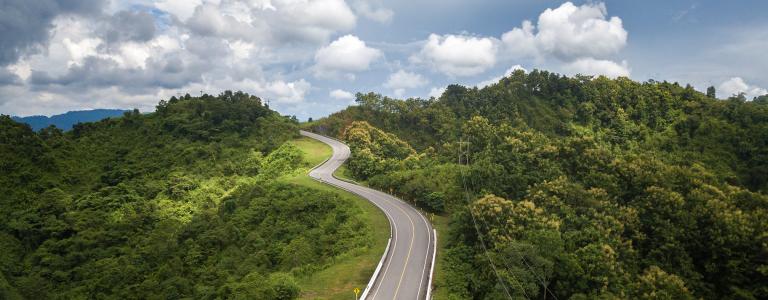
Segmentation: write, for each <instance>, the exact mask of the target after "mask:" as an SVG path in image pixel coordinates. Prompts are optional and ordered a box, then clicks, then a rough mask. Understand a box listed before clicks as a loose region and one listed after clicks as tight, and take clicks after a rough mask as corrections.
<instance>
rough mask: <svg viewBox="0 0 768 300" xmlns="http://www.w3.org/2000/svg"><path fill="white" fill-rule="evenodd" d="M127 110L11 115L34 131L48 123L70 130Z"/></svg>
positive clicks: (117, 115)
mask: <svg viewBox="0 0 768 300" xmlns="http://www.w3.org/2000/svg"><path fill="white" fill-rule="evenodd" d="M126 111H127V110H123V109H94V110H80V111H70V112H67V113H63V114H60V115H54V116H50V117H46V116H29V117H13V120H14V121H16V122H21V123H27V124H29V126H31V127H32V129H34V130H35V131H37V130H40V129H42V128H45V127H48V126H50V125H56V127H58V128H61V129H63V130H70V129H72V126H73V125H75V124H77V123H82V122H95V121H100V120H103V119H106V118H112V117H119V116H122V115H123V113H125V112H126Z"/></svg>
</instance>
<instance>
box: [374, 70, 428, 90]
mask: <svg viewBox="0 0 768 300" xmlns="http://www.w3.org/2000/svg"><path fill="white" fill-rule="evenodd" d="M427 83H429V80H427V79H426V78H424V76H421V75H420V74H416V73H412V72H407V71H404V70H399V71H397V72H395V73H392V74H390V75H389V79H387V82H385V83H384V87H387V88H391V89H394V90H397V89H412V88H417V87H421V86H424V85H426V84H427Z"/></svg>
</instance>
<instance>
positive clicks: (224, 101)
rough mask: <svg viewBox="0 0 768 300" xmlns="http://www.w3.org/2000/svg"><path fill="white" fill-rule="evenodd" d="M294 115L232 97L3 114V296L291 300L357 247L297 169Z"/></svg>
mask: <svg viewBox="0 0 768 300" xmlns="http://www.w3.org/2000/svg"><path fill="white" fill-rule="evenodd" d="M297 134H298V131H297V122H296V121H295V119H290V118H286V117H283V116H280V115H279V114H277V113H276V112H274V111H271V110H270V109H269V108H268V107H266V106H264V105H263V104H262V103H261V100H260V99H259V98H256V97H254V96H249V95H247V94H243V93H239V92H238V93H231V92H225V93H223V94H221V95H219V96H215V97H214V96H209V95H204V96H202V97H200V98H197V97H194V98H193V97H190V96H189V95H187V96H185V97H183V98H181V99H177V98H175V97H173V98H171V99H170V100H169V101H161V102H160V104H159V105H158V107H157V112H155V113H152V114H139V113H138V111H132V112H127V113H126V114H125V115H124V116H123V117H121V118H117V119H107V120H104V121H101V122H97V123H84V124H78V125H76V126H75V127H74V129H73V130H72V131H69V132H62V131H61V130H59V129H56V128H53V127H50V128H45V129H42V130H41V131H40V132H34V131H32V130H31V128H30V127H29V126H27V125H24V124H19V123H16V122H14V121H12V120H11V118H9V117H7V116H0V299H6V298H10V299H15V298H27V299H56V298H58V299H179V298H199V299H216V298H237V299H293V298H296V297H297V296H298V295H299V293H300V288H299V286H298V284H297V283H296V282H297V281H296V280H295V279H294V278H296V277H297V276H303V275H306V274H311V273H312V272H315V271H317V270H319V269H322V268H323V267H324V266H326V265H328V264H330V263H332V260H333V258H334V257H337V256H340V255H344V254H346V253H348V252H350V251H353V250H355V249H357V248H359V247H361V244H360V243H363V242H364V241H365V239H360V238H359V237H360V236H364V235H365V234H366V232H368V230H369V228H367V227H366V226H365V224H363V223H362V222H361V221H360V220H359V219H358V218H357V217H355V215H356V214H358V213H359V212H358V211H357V208H356V206H353V205H350V203H349V200H345V199H342V198H339V196H338V195H336V194H334V193H330V192H324V191H318V190H314V189H309V188H307V187H303V186H300V185H296V184H291V183H287V182H285V181H281V180H278V177H281V176H283V175H290V174H292V173H295V172H300V170H301V168H302V167H303V166H302V165H301V164H302V158H301V155H302V154H301V152H300V151H299V149H298V148H296V147H295V146H292V145H291V144H290V143H285V142H286V141H288V140H290V139H292V138H294V137H295V136H297Z"/></svg>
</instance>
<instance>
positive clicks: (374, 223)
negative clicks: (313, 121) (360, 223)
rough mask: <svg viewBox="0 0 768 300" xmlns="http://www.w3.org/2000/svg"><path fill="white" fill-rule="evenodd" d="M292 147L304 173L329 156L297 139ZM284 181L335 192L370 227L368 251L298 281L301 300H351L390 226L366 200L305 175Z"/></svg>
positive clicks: (362, 285)
mask: <svg viewBox="0 0 768 300" xmlns="http://www.w3.org/2000/svg"><path fill="white" fill-rule="evenodd" d="M291 143H293V144H294V145H295V146H297V147H298V148H299V149H301V151H302V153H303V160H304V163H305V166H306V167H307V170H309V168H312V167H314V166H316V165H318V164H319V163H321V162H323V161H325V160H326V159H327V158H328V157H330V156H331V154H332V150H331V148H330V147H329V146H327V145H325V144H323V143H321V142H319V141H316V140H313V139H310V138H306V137H302V138H298V139H295V140H293V141H291ZM283 180H285V181H287V182H290V183H293V184H297V185H301V186H304V187H308V188H312V189H317V190H323V191H330V192H334V193H337V194H338V195H339V196H340V197H342V198H345V199H349V200H351V201H349V202H350V203H354V204H355V205H357V206H358V208H359V209H360V211H361V215H360V217H361V218H362V219H363V220H364V221H365V223H366V224H369V225H370V228H371V230H372V235H371V237H370V241H369V242H368V245H369V246H368V247H367V248H364V249H360V251H357V252H355V253H351V254H350V255H347V256H343V257H339V258H337V259H336V261H334V263H333V264H332V265H331V266H329V267H328V268H326V269H324V270H321V271H319V272H315V273H314V274H312V275H309V276H306V277H303V278H298V281H299V285H300V286H301V290H302V294H301V298H302V299H351V297H353V296H354V293H353V289H354V288H356V287H357V288H360V289H361V290H362V289H364V288H365V285H366V284H368V280H369V279H370V277H371V275H372V274H373V271H374V269H375V268H376V264H378V262H379V259H381V255H382V251H383V249H384V247H386V244H387V239H389V222H388V221H387V218H386V216H385V215H384V213H383V212H381V211H380V210H379V209H378V208H377V207H376V206H374V205H373V204H372V203H370V202H368V201H367V200H365V199H362V198H360V197H358V196H356V195H354V194H351V193H348V192H346V191H343V190H340V189H337V188H333V187H331V186H328V185H326V184H323V183H320V182H317V181H315V180H314V179H312V178H310V177H309V176H308V175H307V172H302V173H301V174H297V175H294V176H290V177H286V178H284V179H283Z"/></svg>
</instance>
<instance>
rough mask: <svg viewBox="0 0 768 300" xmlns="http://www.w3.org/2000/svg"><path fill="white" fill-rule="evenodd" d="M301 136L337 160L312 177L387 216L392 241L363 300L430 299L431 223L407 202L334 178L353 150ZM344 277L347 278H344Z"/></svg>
mask: <svg viewBox="0 0 768 300" xmlns="http://www.w3.org/2000/svg"><path fill="white" fill-rule="evenodd" d="M301 135H303V136H306V137H310V138H313V139H316V140H318V141H321V142H323V143H325V144H328V145H329V146H331V148H333V156H331V158H330V159H328V160H327V161H326V162H325V163H323V164H322V165H320V166H318V167H316V168H315V169H313V170H312V171H311V172H310V173H309V176H311V177H312V178H314V179H316V180H319V181H322V182H324V183H327V184H330V185H332V186H335V187H338V188H341V189H344V190H347V191H349V192H352V193H354V194H357V195H360V196H361V197H363V198H365V199H368V201H371V202H372V203H373V204H375V205H376V206H378V207H379V208H380V209H381V210H382V211H384V214H386V215H387V218H388V219H389V224H390V232H391V239H390V242H389V244H388V246H387V247H388V248H387V249H384V250H385V254H384V255H383V256H382V260H381V262H380V263H379V266H378V267H377V269H376V272H375V273H374V274H373V277H372V278H371V282H370V283H369V284H368V287H366V289H365V290H364V291H363V293H362V295H361V298H360V299H386V300H391V299H408V300H412V299H414V300H415V299H426V298H427V297H429V296H428V294H429V293H430V285H431V280H430V276H431V274H432V270H431V269H432V265H433V263H434V241H435V240H434V239H435V234H434V233H433V232H434V231H433V229H432V226H431V225H430V224H429V222H427V219H426V218H424V216H423V215H422V214H421V213H420V212H419V211H418V210H416V209H415V208H414V207H412V206H411V205H409V204H407V203H405V202H404V201H402V200H400V199H398V198H396V197H394V196H392V195H389V194H386V193H383V192H380V191H377V190H374V189H370V188H367V187H363V186H359V185H356V184H354V183H350V182H347V181H343V180H339V179H337V178H336V177H334V176H333V172H334V171H336V169H338V168H339V167H340V166H341V165H342V164H343V163H344V161H346V160H347V158H349V155H350V151H349V147H348V146H347V145H345V144H343V143H341V142H339V141H337V140H335V139H332V138H329V137H326V136H322V135H318V134H315V133H311V132H306V131H301ZM340 275H343V274H340Z"/></svg>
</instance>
